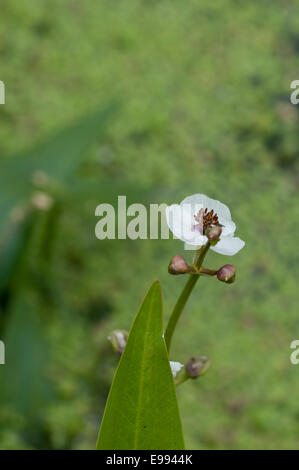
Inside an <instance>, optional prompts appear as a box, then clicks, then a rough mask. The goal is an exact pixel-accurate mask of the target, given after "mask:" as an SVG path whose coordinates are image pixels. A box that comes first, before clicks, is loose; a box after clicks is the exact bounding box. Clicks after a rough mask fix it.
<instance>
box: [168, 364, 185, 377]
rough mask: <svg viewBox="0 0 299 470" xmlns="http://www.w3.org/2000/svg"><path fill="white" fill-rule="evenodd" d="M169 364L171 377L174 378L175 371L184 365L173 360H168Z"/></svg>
mask: <svg viewBox="0 0 299 470" xmlns="http://www.w3.org/2000/svg"><path fill="white" fill-rule="evenodd" d="M169 364H170V367H171V372H172V375H173V378H174V379H175V377H176V375H177V373H178V372H179V371H180V370H181V368H182V367H184V366H183V364H181V363H180V362H174V361H170V362H169Z"/></svg>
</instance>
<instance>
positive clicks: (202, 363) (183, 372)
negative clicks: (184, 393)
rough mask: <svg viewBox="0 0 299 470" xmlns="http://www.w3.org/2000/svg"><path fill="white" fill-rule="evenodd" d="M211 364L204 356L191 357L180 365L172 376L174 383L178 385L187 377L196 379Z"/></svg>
mask: <svg viewBox="0 0 299 470" xmlns="http://www.w3.org/2000/svg"><path fill="white" fill-rule="evenodd" d="M210 365H211V361H210V359H209V358H208V357H206V356H199V357H191V359H190V360H189V361H188V362H187V364H185V365H184V367H182V368H181V369H180V370H179V371H178V372H177V374H176V375H175V377H174V383H175V384H176V385H180V384H182V383H184V382H185V381H186V380H188V379H197V377H199V376H201V375H204V374H205V373H206V372H207V370H208V368H209V367H210Z"/></svg>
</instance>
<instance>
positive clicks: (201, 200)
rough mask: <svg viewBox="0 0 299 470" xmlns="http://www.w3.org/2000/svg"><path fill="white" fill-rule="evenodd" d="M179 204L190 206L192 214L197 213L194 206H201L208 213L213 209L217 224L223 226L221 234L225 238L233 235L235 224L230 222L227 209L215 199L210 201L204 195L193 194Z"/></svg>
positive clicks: (229, 214)
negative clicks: (216, 216)
mask: <svg viewBox="0 0 299 470" xmlns="http://www.w3.org/2000/svg"><path fill="white" fill-rule="evenodd" d="M181 204H182V205H183V204H190V205H191V207H192V210H193V212H194V214H195V213H196V212H197V211H196V206H201V207H202V208H203V209H205V208H207V209H208V211H211V210H212V209H213V211H214V212H215V213H216V214H217V215H218V218H219V223H220V224H221V225H223V227H222V234H223V235H224V236H225V237H226V236H228V235H233V234H234V233H235V230H236V224H235V223H234V222H233V221H232V216H231V213H230V210H229V208H228V207H227V205H225V204H223V203H222V202H220V201H217V199H211V198H210V197H208V196H206V195H205V194H193V195H192V196H188V197H186V198H185V199H184V200H183V201H182V202H181Z"/></svg>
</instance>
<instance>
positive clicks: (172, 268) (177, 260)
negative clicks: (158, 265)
mask: <svg viewBox="0 0 299 470" xmlns="http://www.w3.org/2000/svg"><path fill="white" fill-rule="evenodd" d="M190 269H191V268H190V266H188V264H187V263H186V261H185V259H184V258H183V257H182V256H180V255H175V256H174V257H173V258H171V260H170V263H169V266H168V272H169V274H186V273H188V272H190Z"/></svg>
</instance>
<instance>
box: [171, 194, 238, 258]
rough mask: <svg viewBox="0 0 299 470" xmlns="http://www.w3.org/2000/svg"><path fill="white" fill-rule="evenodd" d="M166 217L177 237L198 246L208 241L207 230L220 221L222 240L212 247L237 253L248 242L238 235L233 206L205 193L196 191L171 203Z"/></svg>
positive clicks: (216, 249) (227, 253) (219, 251)
mask: <svg viewBox="0 0 299 470" xmlns="http://www.w3.org/2000/svg"><path fill="white" fill-rule="evenodd" d="M166 220H167V224H168V227H169V228H170V230H171V231H172V233H173V234H174V235H175V237H176V238H179V239H180V240H182V241H183V242H185V243H186V244H188V245H192V248H193V247H194V249H197V248H199V247H201V246H202V245H205V244H206V243H207V241H208V238H207V237H206V236H205V230H206V229H207V228H208V227H210V226H213V225H220V226H221V228H222V233H221V235H220V240H219V241H218V243H217V244H216V245H214V246H211V249H212V250H214V251H216V252H217V253H220V254H222V255H235V254H236V253H238V251H240V250H241V249H242V248H243V247H244V245H245V242H244V241H243V240H241V239H240V238H237V237H234V233H235V230H236V224H235V223H234V222H233V221H232V218H231V214H230V210H229V208H228V207H227V206H226V205H225V204H223V203H222V202H219V201H216V200H215V199H210V198H209V197H208V196H205V195H204V194H193V195H192V196H188V197H186V198H185V199H184V200H183V201H182V202H181V204H173V205H171V206H168V207H167V208H166Z"/></svg>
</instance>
